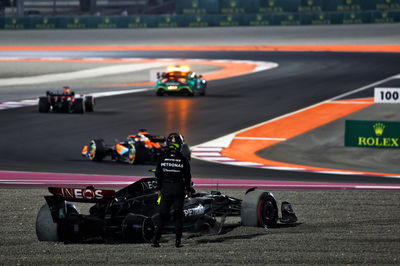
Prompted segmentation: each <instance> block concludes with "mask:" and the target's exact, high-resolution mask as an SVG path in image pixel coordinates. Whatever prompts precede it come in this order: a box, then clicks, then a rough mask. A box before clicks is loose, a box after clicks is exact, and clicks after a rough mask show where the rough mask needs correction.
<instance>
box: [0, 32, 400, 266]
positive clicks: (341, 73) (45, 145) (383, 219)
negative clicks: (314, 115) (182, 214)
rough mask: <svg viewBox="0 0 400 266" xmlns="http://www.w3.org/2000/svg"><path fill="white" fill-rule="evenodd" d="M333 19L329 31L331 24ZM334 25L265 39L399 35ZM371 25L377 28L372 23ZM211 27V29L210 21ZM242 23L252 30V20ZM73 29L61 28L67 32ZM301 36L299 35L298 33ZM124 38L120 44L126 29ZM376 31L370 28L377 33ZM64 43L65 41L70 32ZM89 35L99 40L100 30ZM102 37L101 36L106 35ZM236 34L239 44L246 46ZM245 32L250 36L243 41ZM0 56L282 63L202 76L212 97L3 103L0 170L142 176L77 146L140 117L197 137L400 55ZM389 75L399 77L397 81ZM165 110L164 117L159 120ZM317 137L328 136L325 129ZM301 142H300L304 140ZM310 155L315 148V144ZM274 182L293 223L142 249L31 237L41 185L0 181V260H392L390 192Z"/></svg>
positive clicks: (381, 73)
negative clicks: (90, 157) (71, 105)
mask: <svg viewBox="0 0 400 266" xmlns="http://www.w3.org/2000/svg"><path fill="white" fill-rule="evenodd" d="M395 26H398V25H395ZM329 29H334V30H336V31H337V29H338V28H337V27H333V28H329ZM341 29H343V30H344V34H343V36H344V37H346V38H347V39H346V38H341V37H343V36H340V34H338V35H336V36H335V37H330V39H329V38H328V35H329V34H328V32H330V30H327V28H325V27H320V28H318V27H312V28H304V27H293V28H291V27H287V28H286V27H283V28H274V27H272V29H271V31H273V32H274V33H275V34H276V35H277V36H278V35H279V31H282V35H281V38H279V37H277V38H271V40H270V42H271V43H274V44H284V43H287V42H288V41H290V42H293V40H296V39H295V36H297V35H298V36H299V39H298V40H299V42H301V43H310V42H311V43H312V41H314V42H315V41H317V40H318V39H319V38H318V36H325V37H327V39H326V40H327V41H326V42H327V43H328V44H329V43H332V41H333V42H336V43H341V42H346V40H347V41H348V43H353V44H360V43H366V42H368V43H372V44H375V43H376V44H382V42H383V43H384V44H396V40H398V39H397V38H398V33H397V35H396V34H393V29H394V28H393V25H390V26H387V27H384V26H383V27H378V28H375V27H371V28H365V27H361V29H360V28H357V27H356V28H354V27H353V26H351V27H349V30H347V29H348V28H341ZM370 29H378V30H375V31H372V33H371V31H370ZM235 30H236V29H228V30H227V31H228V32H232V31H235ZM210 31H211V32H212V33H214V31H215V29H211V30H210ZM255 31H256V32H258V31H257V30H255ZM182 32H185V31H182ZM201 32H203V30H201ZM239 32H240V29H239ZM248 32H253V33H254V29H251V30H249V31H248ZM316 32H318V33H316ZM324 32H326V33H324ZM394 32H395V33H396V32H397V31H396V30H394ZM64 33H65V32H64ZM71 33H72V32H69V33H66V35H67V36H70V34H71ZM117 33H120V32H117ZM125 33H126V32H125ZM151 33H154V31H153V32H152V31H150V34H149V35H146V34H148V33H142V32H140V33H139V35H140V34H144V35H146V36H153V35H152V34H151ZM330 33H332V32H330ZM1 34H3V32H2V33H1ZM26 34H27V35H26V36H32V35H33V36H35V37H34V38H32V39H31V41H30V42H31V44H32V45H35V44H36V45H37V44H42V42H41V41H42V40H56V39H57V38H51V36H50V37H49V36H48V35H47V34H44V35H43V37H42V38H39V37H38V36H40V33H38V32H27V33H26ZM31 34H32V35H31ZM59 34H60V33H56V34H55V35H54V36H60V35H59ZM92 34H94V35H95V36H97V38H101V37H99V36H100V35H102V32H101V33H88V34H86V35H85V34H84V36H83V37H82V39H83V40H84V42H85V43H86V44H88V45H93V41H90V37H92V36H93V35H92ZM178 34H179V33H178ZM246 34H247V33H246ZM301 34H303V35H302V36H305V37H301V36H300V35H301ZM17 35H18V34H17V33H16V32H5V35H4V36H8V37H10V36H13V37H14V38H15V39H14V40H16V41H19V43H21V45H26V44H27V43H26V42H28V44H29V41H26V39H24V37H23V36H22V35H18V37H15V36H17ZM50 35H51V33H50ZM61 36H63V34H62V33H61ZM129 36H130V37H128V41H127V42H126V43H129V40H130V39H132V38H133V37H132V36H131V35H129ZM192 36H195V35H192ZM196 36H197V35H196ZM311 36H312V37H311ZM373 36H378V37H377V38H375V39H374V38H373ZM125 37H126V36H125ZM371 37H372V38H371ZM121 38H122V37H121ZM231 38H232V37H228V38H227V39H228V40H231ZM264 38H265V37H264ZM322 38H323V37H322ZM210 39H211V38H209V39H208V40H210ZM221 39H222V37H220V38H216V40H217V42H218V43H217V44H221V45H224V44H226V43H224V42H223V40H221ZM254 39H257V37H254ZM258 39H259V38H258ZM261 39H262V38H261ZM267 39H268V38H267ZM371 39H372V40H371ZM4 40H5V39H4V38H1V40H0V44H2V45H7V44H11V45H15V42H12V41H10V39H9V38H7V40H6V41H4ZM115 40H118V38H116V39H115ZM310 40H311V41H310ZM366 40H369V41H366ZM330 41H331V42H330ZM7 42H9V43H7ZM60 42H62V40H61V38H59V40H58V41H50V42H49V43H48V44H49V45H57V44H58V45H59V44H60ZM67 42H70V43H69V44H71V43H73V41H71V39H69V40H68V41H67ZM95 42H96V43H98V39H96V40H95ZM109 42H110V41H109V40H107V43H109ZM140 42H141V41H139V43H140ZM142 42H143V43H145V41H142ZM242 42H243V41H241V42H240V43H239V44H243V43H242ZM247 42H251V40H249V39H248V40H247ZM126 43H125V44H126ZM160 43H161V42H160ZM259 43H260V44H265V43H266V42H265V41H260V42H259ZM397 43H398V42H397ZM244 44H248V43H244ZM5 55H7V56H10V57H12V56H21V57H22V56H23V57H43V56H49V57H60V56H65V57H74V58H76V57H79V56H81V57H83V56H84V57H99V56H100V57H144V58H167V57H168V58H171V57H177V58H210V59H211V58H212V59H243V60H257V61H258V60H265V61H272V62H277V63H279V68H276V69H273V70H269V71H265V72H260V73H254V74H250V75H247V76H243V77H236V78H230V79H224V80H216V81H212V82H210V83H209V90H208V95H207V96H206V97H204V98H200V97H196V98H183V99H182V98H177V97H170V98H167V97H164V98H156V97H155V96H154V95H153V93H152V92H142V93H136V94H132V95H125V96H113V97H106V98H100V99H99V101H98V109H97V110H96V112H94V113H92V114H85V115H66V114H39V113H37V109H36V107H25V108H15V109H8V110H1V111H0V125H1V128H0V135H1V141H0V150H1V155H0V169H1V170H15V171H35V172H64V173H99V174H112V175H144V174H145V173H146V171H147V169H149V168H151V167H152V166H151V165H145V166H135V167H131V166H128V165H124V164H116V163H112V162H104V163H101V164H95V163H91V162H89V161H87V160H84V158H81V157H80V155H79V152H80V149H81V146H82V145H83V144H85V143H87V141H88V140H89V139H90V138H92V137H97V136H99V137H103V138H104V139H105V140H107V141H110V142H111V141H113V139H114V138H124V137H125V136H126V135H127V132H132V130H133V131H135V130H136V129H138V128H143V127H145V128H148V129H149V130H150V131H152V132H169V131H181V132H182V133H183V134H185V136H186V137H187V139H188V141H189V143H191V144H192V145H196V144H199V143H203V142H205V141H208V140H210V139H214V138H216V137H219V136H223V135H225V134H228V133H231V132H235V131H237V130H240V129H242V128H246V127H248V126H252V125H254V124H257V123H259V122H263V121H266V120H269V119H271V118H274V117H278V116H281V115H284V114H287V113H290V112H292V111H296V110H299V109H301V108H304V107H307V106H310V105H312V104H315V103H318V102H321V101H323V100H326V99H329V98H332V97H335V96H337V95H339V94H342V93H344V92H347V91H351V90H354V89H356V88H360V87H363V86H365V85H368V84H372V83H374V82H376V81H379V80H383V79H385V78H387V77H389V76H392V75H396V74H398V73H399V71H398V65H399V61H400V56H399V55H398V54H396V53H339V52H335V53H331V52H244V51H241V52H227V51H226V52H217V51H215V52H212V51H211V52H210V51H208V52H200V51H198V52H190V51H185V52H171V51H160V52H154V51H152V52H150V51H140V52H133V51H124V52H121V51H120V52H117V51H108V52H99V51H97V52H96V51H92V52H73V53H70V52H60V51H59V52H43V51H36V52H32V51H28V52H24V51H22V52H21V51H19V52H18V51H14V52H2V54H1V56H5ZM386 85H389V84H386ZM391 85H393V86H398V85H396V81H394V83H391ZM371 93H372V91H371V90H366V91H364V92H363V93H360V94H357V95H354V96H355V97H371V96H372V95H371ZM372 112H374V111H373V110H372ZM383 113H384V112H383ZM182 114H184V115H182ZM392 114H393V111H389V115H388V116H389V117H392V118H393V119H394V117H393V116H392ZM169 115H171V116H169ZM369 115H370V113H368V112H367V113H364V114H361V116H362V117H365V116H369ZM168 117H172V118H171V119H167V118H168ZM327 126H332V125H327ZM333 128H334V129H338V128H340V127H337V126H336V127H335V126H334V125H333ZM325 130H327V131H329V129H325ZM310 134H317V133H310ZM322 135H323V134H322ZM310 136H311V139H312V140H315V139H316V138H315V137H313V135H308V136H307V134H305V135H302V136H300V138H298V139H297V140H293V141H295V143H294V144H293V145H300V144H299V143H302V141H303V140H304V141H305V142H307V141H309V140H307V137H310ZM303 138H304V139H303ZM318 138H320V137H317V139H318ZM299 141H300V142H299ZM323 141H324V144H326V143H327V142H329V141H330V139H323ZM278 146H279V145H278ZM278 146H277V149H278V148H279V147H278ZM304 147H305V146H304V145H301V148H303V149H304ZM314 147H316V146H314ZM283 149H287V150H289V152H288V153H289V154H291V153H292V152H293V151H292V150H290V149H288V147H283ZM339 155H340V154H339ZM268 156H271V154H268ZM276 156H279V154H278V155H276ZM314 156H315V157H318V154H316V155H314ZM283 157H285V158H287V157H286V156H283ZM293 157H294V158H295V159H294V160H297V161H299V160H304V159H302V158H300V159H298V158H296V154H295V155H294V156H293ZM300 157H302V156H300ZM361 164H362V163H361ZM387 167H393V168H395V167H396V165H395V164H393V163H389V164H387ZM192 168H193V169H192V173H193V175H194V176H195V177H202V178H230V179H235V178H238V179H239V178H240V179H246V178H248V179H263V180H267V179H268V180H293V181H299V180H301V181H304V180H308V181H331V182H355V183H377V184H379V183H392V184H398V183H399V180H398V179H390V178H381V177H370V176H345V175H333V174H329V175H328V174H315V173H304V172H286V171H285V172H282V171H271V170H266V169H253V168H243V167H237V166H227V165H220V164H215V163H208V162H204V161H198V160H193V162H192ZM373 170H374V169H373ZM394 170H395V169H394ZM273 192H274V194H275V195H276V196H277V198H278V201H283V200H288V201H290V202H291V203H292V204H293V206H294V208H295V210H296V212H297V214H298V216H299V224H298V225H296V226H294V227H280V228H277V229H274V230H265V229H263V228H243V227H237V228H234V229H233V230H232V231H229V232H226V234H223V235H218V236H201V237H190V236H188V235H186V236H185V239H184V243H185V247H184V248H183V249H181V250H179V251H176V249H175V248H173V247H172V244H171V243H173V242H172V241H168V240H169V239H168V238H167V239H166V240H165V241H166V242H164V243H163V248H162V249H159V250H153V249H149V247H148V245H147V244H139V245H98V244H96V245H64V244H54V243H40V242H37V240H36V236H35V233H34V230H35V229H34V220H35V216H36V213H37V210H38V209H39V207H40V206H41V205H42V204H43V202H44V201H43V199H42V196H43V195H45V194H47V192H46V191H45V190H44V189H22V188H9V189H2V191H1V194H0V195H1V197H0V199H1V202H2V204H1V205H0V208H1V212H2V217H1V224H2V227H1V228H2V229H1V230H2V231H1V237H0V259H1V261H2V262H1V263H3V264H4V265H17V264H18V265H24V264H25V265H39V264H40V265H49V264H52V265H54V264H60V265H70V264H77V265H83V264H85V265H87V264H102V265H108V264H116V263H118V264H157V265H170V264H185V265H187V264H188V263H190V264H206V265H207V264H208V265H211V264H221V265H234V264H246V265H248V264H258V265H265V264H318V265H320V264H373V265H382V264H398V263H399V260H400V257H399V254H400V253H399V250H400V246H399V243H400V239H399V235H400V234H399V229H398V224H399V222H400V214H399V208H398V207H399V204H398V200H399V194H398V192H397V191H349V190H339V191H338V190H324V191H319V190H309V191H304V190H303V191H302V190H274V191H273ZM227 193H228V194H231V195H234V196H237V197H241V196H242V191H238V190H228V191H227ZM10 210H11V211H10Z"/></svg>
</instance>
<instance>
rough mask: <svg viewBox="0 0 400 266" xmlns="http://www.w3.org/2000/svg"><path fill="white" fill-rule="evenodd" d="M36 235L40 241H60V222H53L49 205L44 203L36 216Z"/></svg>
mask: <svg viewBox="0 0 400 266" xmlns="http://www.w3.org/2000/svg"><path fill="white" fill-rule="evenodd" d="M36 235H37V238H38V240H39V241H50V242H57V241H59V237H58V224H56V223H55V222H53V218H52V217H51V212H50V208H49V205H47V204H44V205H43V206H42V207H41V208H40V210H39V213H38V215H37V217H36Z"/></svg>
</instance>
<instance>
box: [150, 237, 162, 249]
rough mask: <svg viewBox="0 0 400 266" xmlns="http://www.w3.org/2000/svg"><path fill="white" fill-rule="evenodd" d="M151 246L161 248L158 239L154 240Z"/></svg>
mask: <svg viewBox="0 0 400 266" xmlns="http://www.w3.org/2000/svg"><path fill="white" fill-rule="evenodd" d="M151 246H152V247H153V248H159V247H160V243H159V241H158V240H157V238H153V241H152V244H151Z"/></svg>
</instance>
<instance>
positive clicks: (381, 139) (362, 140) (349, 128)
mask: <svg viewBox="0 0 400 266" xmlns="http://www.w3.org/2000/svg"><path fill="white" fill-rule="evenodd" d="M344 139H345V141H344V142H345V146H354V147H371V148H397V149H399V148H400V122H387V121H361V120H346V125H345V137H344Z"/></svg>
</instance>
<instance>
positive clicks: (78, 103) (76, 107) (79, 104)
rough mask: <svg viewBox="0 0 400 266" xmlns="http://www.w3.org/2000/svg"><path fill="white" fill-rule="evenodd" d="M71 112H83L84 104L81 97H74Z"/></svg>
mask: <svg viewBox="0 0 400 266" xmlns="http://www.w3.org/2000/svg"><path fill="white" fill-rule="evenodd" d="M72 112H73V113H75V114H83V113H84V112H85V105H84V103H83V99H82V98H78V99H75V101H74V103H73V104H72Z"/></svg>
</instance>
